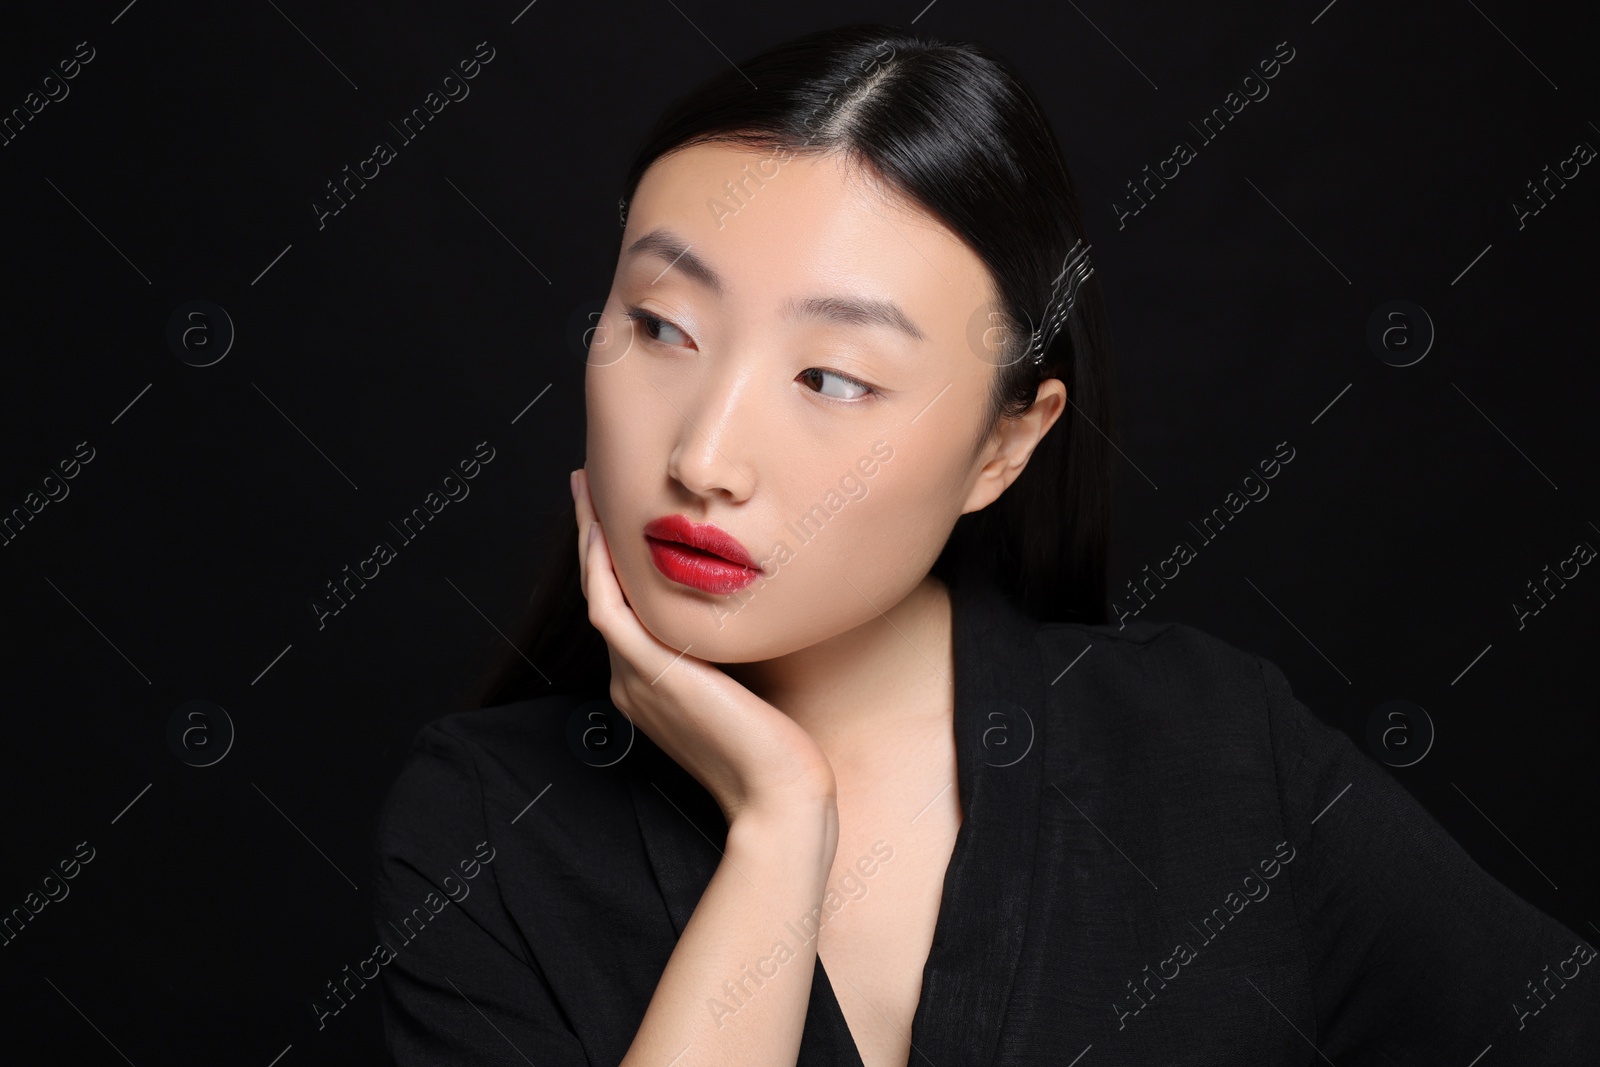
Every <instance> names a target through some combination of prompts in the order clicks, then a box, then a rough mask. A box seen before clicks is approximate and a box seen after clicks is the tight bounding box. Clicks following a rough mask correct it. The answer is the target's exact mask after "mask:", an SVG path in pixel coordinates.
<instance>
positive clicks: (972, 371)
mask: <svg viewBox="0 0 1600 1067" xmlns="http://www.w3.org/2000/svg"><path fill="white" fill-rule="evenodd" d="M622 207H623V209H624V229H623V233H622V239H621V247H620V254H619V257H618V261H617V267H616V273H615V277H614V279H613V282H612V287H611V291H610V295H609V299H608V300H607V302H606V304H605V308H604V311H603V312H602V313H601V314H600V315H599V317H598V320H597V321H596V323H595V324H594V329H593V331H592V336H591V337H590V338H589V347H588V365H587V368H586V372H585V373H586V377H585V387H586V402H587V416H588V422H587V428H588V437H587V442H586V454H585V460H584V464H583V466H582V468H581V469H580V470H577V471H574V472H573V478H572V488H573V500H574V516H573V518H574V520H575V521H572V522H570V523H569V524H568V536H567V537H566V538H565V539H564V541H563V543H562V545H561V554H560V556H559V557H557V559H558V564H557V567H556V568H555V569H554V570H553V571H552V573H551V574H550V575H549V576H547V578H546V579H545V581H544V582H542V583H541V588H540V596H541V599H540V601H539V603H538V604H537V605H536V610H535V612H534V613H533V616H532V618H531V620H530V622H529V625H528V627H527V629H526V630H525V631H524V632H523V633H522V634H521V635H519V636H518V639H517V640H516V645H517V647H518V651H517V652H516V654H515V656H513V657H512V658H511V660H510V662H509V664H508V665H507V666H506V668H505V669H504V670H503V671H502V672H501V673H500V674H499V675H498V676H497V677H496V678H494V679H493V680H492V682H491V684H489V685H488V686H487V687H486V689H485V691H484V693H483V695H482V699H481V701H480V704H481V706H480V707H478V708H476V709H474V710H470V711H465V712H457V713H454V714H450V715H446V716H444V717H443V718H441V719H439V720H437V721H435V722H434V723H432V724H430V725H429V726H427V727H425V728H424V729H423V730H422V731H421V732H420V733H419V734H418V735H417V738H416V742H415V746H414V749H413V751H412V754H411V756H410V758H409V761H408V762H407V764H406V766H405V768H404V770H403V772H402V773H401V775H400V776H399V778H398V780H397V781H396V782H395V784H394V786H393V788H392V790H391V792H390V795H389V798H388V800H387V802H386V804H385V807H384V811H383V815H382V820H381V825H380V827H379V832H378V838H377V857H378V863H379V869H380V875H379V879H378V884H379V889H378V893H377V902H376V913H375V918H376V922H377V929H378V933H379V936H380V939H381V940H380V950H379V951H376V952H375V954H374V955H375V959H376V962H377V965H378V966H379V967H381V973H382V975H383V978H382V983H383V985H384V988H385V991H386V997H385V1002H386V1009H385V1020H386V1026H387V1035H388V1042H389V1047H390V1049H391V1051H392V1053H393V1054H394V1056H395V1059H396V1060H397V1061H398V1062H399V1063H401V1064H403V1065H407V1067H410V1065H422V1064H429V1065H437V1064H474V1065H483V1064H527V1063H532V1064H537V1065H538V1067H577V1065H579V1064H607V1065H612V1064H618V1063H622V1064H629V1065H634V1064H638V1065H644V1064H650V1065H660V1067H668V1065H672V1064H682V1065H688V1064H729V1065H733V1064H737V1065H740V1067H746V1065H751V1064H786V1065H787V1064H794V1063H797V1062H798V1063H803V1064H818V1065H821V1064H829V1065H834V1064H856V1065H862V1067H891V1065H893V1067H900V1065H904V1064H907V1063H908V1062H910V1063H925V1064H937V1065H940V1067H944V1065H954V1064H958V1063H959V1064H975V1063H1059V1064H1077V1063H1081V1064H1083V1065H1084V1067H1094V1065H1099V1064H1179V1063H1182V1064H1243V1063H1249V1064H1257V1065H1260V1064H1308V1063H1321V1062H1325V1063H1330V1064H1333V1063H1337V1064H1340V1065H1341V1067H1343V1065H1354V1064H1380V1063H1381V1064H1424V1063H1427V1064H1435V1063H1444V1064H1460V1065H1462V1067H1466V1065H1467V1064H1469V1063H1474V1062H1480V1060H1478V1059H1475V1058H1476V1057H1482V1059H1481V1062H1482V1063H1483V1064H1484V1065H1485V1067H1494V1065H1500V1064H1508V1063H1529V1064H1531V1063H1538V1064H1543V1065H1555V1064H1578V1063H1593V1062H1595V1059H1594V1057H1595V1055H1596V1053H1594V1052H1593V1051H1592V1049H1593V1046H1594V1042H1595V1039H1596V1038H1600V1010H1597V1009H1600V974H1596V973H1593V972H1595V971H1597V970H1600V965H1597V964H1592V963H1591V960H1592V958H1593V956H1594V952H1593V950H1592V949H1591V948H1589V946H1588V945H1587V943H1586V942H1585V941H1584V940H1583V939H1581V938H1579V937H1578V936H1577V935H1576V934H1575V933H1574V932H1573V931H1571V930H1569V929H1567V928H1566V927H1564V926H1562V925H1561V924H1560V923H1557V922H1556V921H1554V920H1552V919H1551V918H1549V917H1548V916H1546V915H1544V914H1543V913H1541V912H1540V911H1538V910H1537V909H1536V908H1534V907H1533V906H1531V905H1529V904H1528V903H1526V902H1524V901H1522V900H1521V899H1519V898H1518V897H1516V896H1515V895H1514V894H1512V893H1511V892H1509V891H1508V890H1507V889H1505V888H1504V887H1502V886H1501V885H1500V884H1499V883H1497V882H1496V881H1494V880H1493V879H1492V878H1490V877H1489V876H1488V875H1487V874H1485V873H1484V872H1483V871H1482V870H1480V869H1479V868H1478V867H1477V866H1476V865H1475V864H1474V863H1473V862H1472V860H1471V859H1470V858H1469V857H1468V856H1467V855H1466V854H1465V853H1464V852H1463V851H1462V850H1461V848H1460V847H1459V846H1457V845H1456V843H1455V842H1454V841H1452V840H1451V839H1450V838H1449V836H1448V835H1447V834H1446V833H1445V831H1444V830H1443V829H1442V828H1441V827H1440V826H1439V825H1438V824H1437V823H1436V822H1435V821H1434V820H1433V819H1432V818H1431V817H1430V816H1429V815H1428V814H1427V813H1426V812H1425V811H1424V810H1423V809H1422V808H1420V807H1419V806H1418V805H1417V804H1416V803H1415V802H1414V801H1412V799H1411V798H1410V796H1409V794H1408V793H1406V791H1405V790H1404V789H1402V788H1401V787H1400V786H1399V785H1397V784H1396V783H1395V781H1394V780H1393V779H1392V777H1390V776H1389V775H1388V774H1387V773H1386V772H1385V771H1384V770H1382V769H1381V768H1379V767H1378V766H1377V765H1376V764H1375V763H1374V762H1373V761H1372V760H1370V759H1369V758H1368V757H1366V756H1365V755H1363V754H1362V753H1360V752H1359V751H1358V750H1357V749H1356V748H1355V747H1354V746H1353V745H1352V744H1351V743H1350V741H1349V740H1348V739H1347V738H1346V737H1345V736H1344V735H1343V734H1342V733H1339V732H1337V731H1335V730H1333V729H1330V728H1329V727H1326V726H1324V725H1323V724H1322V723H1321V722H1320V721H1319V720H1318V719H1317V718H1316V717H1315V716H1314V715H1312V714H1311V713H1310V712H1309V711H1308V710H1307V709H1306V708H1305V707H1304V706H1303V705H1302V704H1301V703H1300V702H1299V701H1297V700H1296V699H1295V698H1294V696H1293V695H1292V693H1291V692H1290V689H1289V686H1288V684H1287V682H1286V681H1285V679H1284V676H1283V675H1282V673H1281V672H1279V671H1278V670H1277V668H1275V667H1274V666H1273V665H1272V664H1271V663H1269V662H1267V661H1265V660H1262V659H1260V658H1259V657H1256V656H1252V655H1249V654H1247V653H1245V652H1243V651H1240V650H1238V649H1235V648H1233V647H1231V646H1229V645H1227V644H1226V643H1224V642H1222V641H1220V640H1218V639H1216V638H1213V637H1210V636H1208V635H1206V634H1204V633H1202V632H1200V631H1198V630H1195V629H1193V628H1191V627H1187V626H1183V625H1174V624H1156V623H1149V622H1138V623H1133V624H1130V625H1127V626H1117V625H1112V624H1110V623H1108V622H1107V619H1106V612H1105V605H1106V583H1105V557H1106V539H1107V533H1108V525H1109V510H1108V509H1109V500H1110V480H1111V474H1112V469H1113V459H1114V451H1113V448H1112V445H1111V443H1110V442H1111V437H1110V435H1111V434H1112V433H1113V432H1114V430H1113V426H1114V410H1113V407H1114V406H1113V402H1112V393H1111V381H1112V377H1111V368H1110V365H1109V353H1108V348H1107V336H1106V331H1105V328H1104V325H1103V312H1102V301H1101V296H1100V292H1099V289H1098V286H1097V282H1096V280H1095V278H1094V277H1093V270H1092V266H1090V264H1089V260H1088V258H1087V254H1086V253H1087V248H1088V243H1087V236H1086V234H1085V229H1084V225H1083V221H1082V219H1081V217H1080V212H1079V208H1078V204H1077V200H1076V196H1075V194H1074V192H1073V187H1072V184H1071V182H1070V180H1069V178H1068V175H1067V173H1066V170H1065V168H1064V166H1063V164H1062V160H1061V155H1060V151H1059V148H1058V147H1057V144H1056V142H1055V139H1054V137H1053V135H1052V133H1051V129H1050V126H1049V124H1048V122H1047V121H1046V120H1045V118H1044V117H1043V115H1042V113H1041V111H1040V109H1039V107H1038V105H1037V103H1036V101H1035V99H1034V97H1033V96H1032V95H1031V94H1030V93H1029V91H1028V90H1027V89H1026V88H1025V86H1024V84H1023V82H1022V80H1021V79H1020V78H1019V77H1018V76H1017V74H1016V73H1015V71H1014V70H1013V69H1012V68H1011V67H1010V66H1009V65H1008V64H1007V63H1006V62H1005V61H1004V60H1002V59H1001V58H999V57H997V56H995V55H994V54H993V53H991V52H990V51H988V50H986V49H984V48H982V47H979V46H976V45H972V44H949V43H937V42H930V41H927V40H923V39H919V38H916V37H912V36H909V35H907V34H904V33H901V32H899V31H896V30H893V29H890V28H888V27H882V26H856V27H848V28H844V29H839V30H834V31H829V32H824V33H818V34H814V35H811V36H808V37H806V38H803V39H800V40H798V41H795V42H792V43H790V44H787V45H785V46H783V47H780V48H777V49H774V50H772V51H770V52H768V53H766V54H764V55H762V56H759V57H757V58H755V59H753V60H751V61H748V62H745V63H742V64H740V65H739V66H738V67H737V69H735V70H730V71H728V72H727V73H726V74H725V75H723V76H720V77H717V78H714V79H712V80H711V81H710V82H708V83H707V84H705V85H704V86H702V87H701V88H699V89H698V90H697V91H695V92H694V93H693V94H691V95H690V96H688V97H687V98H686V99H684V100H681V101H679V102H678V103H677V104H675V105H674V106H673V107H671V108H670V109H669V111H668V112H667V114H666V115H665V116H664V118H663V119H662V120H661V121H660V123H659V124H658V125H657V127H656V128H655V130H654V131H653V132H652V133H651V135H650V136H649V138H648V139H647V141H646V143H645V145H644V147H643V149H642V150H641V151H640V152H639V154H638V157H637V159H636V161H635V163H634V165H633V168H632V170H631V172H630V173H629V174H628V176H627V181H626V184H625V189H624V196H623V199H622ZM368 977H371V976H370V975H369V976H368Z"/></svg>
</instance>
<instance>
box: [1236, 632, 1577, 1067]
mask: <svg viewBox="0 0 1600 1067" xmlns="http://www.w3.org/2000/svg"><path fill="white" fill-rule="evenodd" d="M1258 663H1259V665H1260V667H1261V672H1262V681H1263V684H1264V686H1265V689H1266V695H1267V709H1268V717H1269V722H1270V726H1271V733H1272V748H1273V757H1274V760H1275V762H1276V767H1277V774H1278V785H1279V792H1280V800H1281V803H1282V810H1283V818H1284V830H1285V832H1286V833H1287V835H1288V838H1289V841H1290V843H1291V844H1292V846H1293V847H1294V850H1295V851H1294V854H1293V857H1292V859H1291V860H1290V861H1289V862H1288V863H1287V865H1286V869H1287V871H1288V873H1289V876H1290V886H1291V896H1292V899H1293V902H1294V908H1295V913H1296V918H1297V921H1298V923H1299V926H1300V931H1301V936H1302V940H1303V944H1304V946H1305V955H1306V968H1307V973H1308V976H1309V981H1310V986H1311V995H1312V1000H1313V1003H1314V1005H1315V1009H1316V1018H1317V1032H1316V1034H1315V1035H1310V1034H1308V1035H1305V1036H1306V1037H1307V1038H1308V1039H1311V1040H1314V1041H1315V1044H1316V1047H1317V1049H1318V1051H1320V1052H1321V1054H1322V1056H1323V1057H1324V1058H1325V1059H1326V1060H1331V1061H1332V1062H1335V1063H1338V1064H1340V1065H1341V1067H1355V1065H1374V1067H1376V1065H1380V1064H1381V1065H1385V1067H1410V1065H1417V1067H1421V1065H1424V1064H1426V1065H1430V1067H1431V1065H1434V1064H1460V1065H1462V1067H1465V1065H1467V1064H1470V1063H1480V1067H1503V1065H1506V1064H1538V1065H1539V1067H1569V1065H1570V1067H1577V1065H1579V1064H1589V1065H1592V1064H1595V1063H1600V961H1597V960H1596V959H1595V952H1594V949H1593V948H1592V947H1591V946H1590V945H1589V944H1588V943H1587V942H1586V941H1585V940H1584V939H1583V938H1581V937H1579V936H1578V935H1577V934H1575V933H1574V932H1573V931H1572V930H1570V929H1568V928H1567V927H1566V926H1564V925H1563V924H1561V923H1559V922H1557V921H1556V920H1555V919H1553V918H1551V917H1550V916H1548V915H1546V914H1545V913H1544V912H1542V911H1540V910H1539V909H1538V908H1536V907H1534V906H1533V905H1532V904H1530V903H1528V902H1527V901H1525V900H1523V899H1522V898H1521V897H1519V896H1517V895H1516V894H1515V893H1513V892H1512V891H1511V890H1509V889H1507V888H1506V887H1505V886H1504V885H1502V884H1501V883H1500V882H1498V881H1496V880H1495V879H1494V878H1493V877H1491V876H1490V875H1489V874H1488V873H1487V872H1485V871H1484V870H1483V869H1482V868H1481V867H1479V866H1478V865H1477V864H1476V863H1475V862H1474V861H1473V860H1472V858H1471V857H1470V856H1468V855H1467V853H1466V852H1465V851H1464V850H1463V849H1462V848H1461V846H1460V845H1459V844H1457V843H1456V841H1455V839H1454V838H1452V837H1451V836H1450V835H1449V833H1448V832H1447V831H1446V830H1445V829H1444V828H1443V827H1442V826H1440V825H1439V823H1438V822H1437V821H1436V820H1435V819H1434V818H1433V816H1432V815H1431V814H1430V813H1429V812H1428V811H1427V809H1425V808H1424V807H1422V806H1421V805H1420V804H1419V803H1418V802H1417V801H1416V800H1415V799H1414V798H1413V797H1412V796H1411V794H1410V793H1409V792H1407V791H1406V789H1405V788H1404V787H1403V786H1401V785H1400V783H1399V782H1398V781H1397V780H1396V779H1395V778H1394V776H1393V775H1392V774H1391V773H1390V772H1389V771H1388V769H1387V768H1385V767H1384V766H1383V765H1382V764H1380V763H1379V762H1378V761H1377V760H1375V759H1373V758H1372V757H1371V756H1369V755H1367V754H1366V753H1365V752H1363V751H1362V750H1360V749H1358V748H1357V747H1356V746H1355V744H1354V743H1353V742H1352V741H1351V740H1350V738H1349V737H1348V736H1346V735H1345V734H1344V733H1343V732H1342V731H1340V730H1337V729H1334V728H1333V727H1330V726H1328V725H1326V724H1324V723H1323V722H1322V721H1320V720H1319V719H1318V718H1317V717H1316V716H1315V715H1314V714H1313V713H1312V712H1311V711H1310V710H1309V709H1308V708H1306V707H1305V705H1304V704H1302V703H1301V702H1300V701H1298V700H1297V699H1295V697H1294V696H1293V694H1292V693H1291V692H1290V687H1289V683H1288V681H1287V680H1286V679H1285V678H1284V676H1283V673H1282V672H1281V671H1280V670H1279V669H1278V668H1277V667H1276V666H1274V665H1273V664H1272V663H1270V662H1268V661H1266V660H1261V659H1259V658H1258ZM1491 1049H1492V1051H1489V1050H1491ZM1486 1052H1487V1055H1485V1053H1486ZM1480 1056H1482V1057H1483V1058H1482V1060H1481V1061H1479V1060H1478V1057H1480ZM1312 1062H1322V1061H1321V1060H1317V1059H1316V1058H1313V1060H1312Z"/></svg>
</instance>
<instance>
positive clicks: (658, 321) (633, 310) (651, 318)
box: [623, 306, 689, 345]
mask: <svg viewBox="0 0 1600 1067" xmlns="http://www.w3.org/2000/svg"><path fill="white" fill-rule="evenodd" d="M623 317H624V318H628V319H631V320H633V321H634V322H637V323H639V324H641V325H642V326H643V327H644V332H645V335H646V336H648V337H649V338H650V339H651V340H652V341H656V342H659V343H661V344H666V345H679V344H684V343H687V341H688V339H689V338H688V335H687V334H685V333H684V332H683V331H682V330H680V329H678V328H677V327H676V326H674V325H672V323H670V322H668V321H667V320H666V319H663V318H661V317H660V316H659V315H652V314H650V313H649V312H648V311H646V310H645V309H644V308H641V307H632V306H630V307H629V308H627V310H626V311H625V312H624V314H623ZM662 330H670V331H671V332H672V333H675V334H677V335H678V336H679V337H681V338H683V340H682V341H673V340H671V339H670V338H663V337H662V336H661V331H662Z"/></svg>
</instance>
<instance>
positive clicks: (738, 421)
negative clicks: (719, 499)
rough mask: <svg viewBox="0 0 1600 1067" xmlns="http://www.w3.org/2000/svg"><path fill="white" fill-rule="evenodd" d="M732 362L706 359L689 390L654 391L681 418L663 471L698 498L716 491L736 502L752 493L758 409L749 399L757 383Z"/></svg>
mask: <svg viewBox="0 0 1600 1067" xmlns="http://www.w3.org/2000/svg"><path fill="white" fill-rule="evenodd" d="M734 362H735V361H733V360H722V361H719V360H712V361H710V363H709V364H708V368H707V370H706V372H705V373H704V374H703V375H701V376H699V377H698V378H697V379H695V385H693V386H692V388H691V389H687V390H683V391H681V392H674V393H672V394H671V395H669V394H668V393H667V392H666V391H664V390H660V389H659V388H658V390H657V391H658V392H659V393H660V395H661V397H662V400H663V401H664V402H665V403H668V404H670V405H672V406H673V407H674V408H675V409H677V414H678V417H679V419H680V422H679V430H678V439H677V442H676V444H675V445H674V447H673V449H672V454H671V455H670V456H669V457H668V460H667V473H668V474H670V475H671V476H672V477H673V478H674V479H676V480H677V481H678V482H679V483H681V484H682V485H683V486H684V487H685V488H687V489H688V490H689V491H690V492H692V493H694V494H696V495H697V496H702V497H708V496H714V495H719V494H720V495H722V496H724V497H726V498H727V499H728V500H729V501H732V502H734V503H739V502H742V501H745V500H748V499H749V498H750V495H751V494H752V493H753V492H755V487H756V482H755V473H756V472H755V465H754V464H753V463H752V462H751V457H752V455H753V452H752V448H751V445H752V443H753V441H754V438H753V436H752V434H753V433H754V432H755V429H756V427H755V426H754V425H753V424H754V423H756V422H758V421H759V420H760V413H759V412H758V411H756V410H755V408H756V406H757V405H756V404H755V403H754V402H753V396H754V394H755V393H756V392H757V391H758V390H759V385H758V383H757V382H756V381H755V380H754V379H753V377H752V375H751V374H750V373H749V372H748V368H746V370H743V371H741V370H740V369H739V368H737V367H735V366H732V365H731V364H733V363H734ZM718 363H722V364H723V366H721V367H718V366H717V365H716V364H718Z"/></svg>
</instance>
